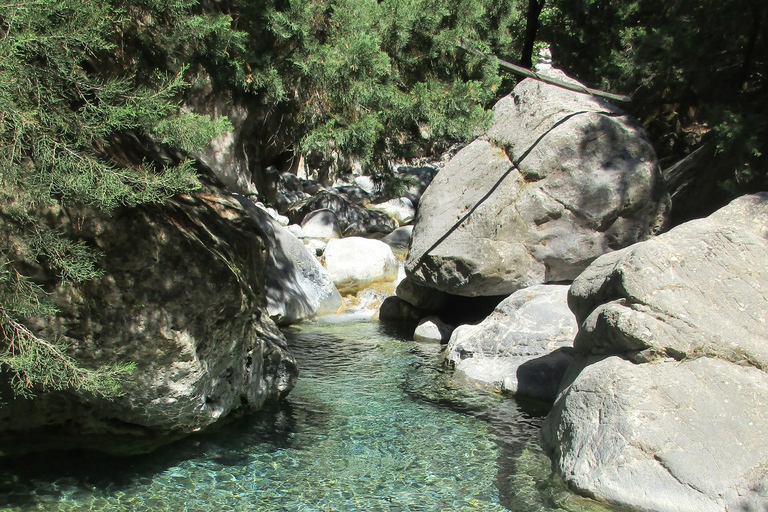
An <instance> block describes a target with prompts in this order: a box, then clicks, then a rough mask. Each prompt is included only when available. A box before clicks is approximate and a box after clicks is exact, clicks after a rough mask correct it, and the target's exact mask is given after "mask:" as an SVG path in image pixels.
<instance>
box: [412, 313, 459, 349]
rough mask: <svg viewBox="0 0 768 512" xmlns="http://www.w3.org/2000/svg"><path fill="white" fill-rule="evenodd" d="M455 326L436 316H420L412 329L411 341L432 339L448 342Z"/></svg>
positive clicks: (438, 341)
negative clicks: (414, 328)
mask: <svg viewBox="0 0 768 512" xmlns="http://www.w3.org/2000/svg"><path fill="white" fill-rule="evenodd" d="M454 329H455V327H454V326H452V325H448V324H446V323H445V322H443V321H442V320H440V317H437V316H428V317H426V318H422V319H421V320H420V321H419V324H418V325H417V326H416V330H414V331H413V341H434V342H437V343H448V340H449V339H450V338H451V334H453V331H454Z"/></svg>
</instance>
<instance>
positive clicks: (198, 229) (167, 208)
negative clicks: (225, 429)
mask: <svg viewBox="0 0 768 512" xmlns="http://www.w3.org/2000/svg"><path fill="white" fill-rule="evenodd" d="M48 218H49V219H51V223H52V224H53V225H58V226H59V227H60V229H62V230H64V231H66V232H69V233H72V234H73V235H74V236H76V237H79V238H82V239H84V240H87V241H88V242H89V244H90V245H92V246H93V247H95V248H96V249H97V250H99V251H100V252H102V253H103V257H102V259H101V266H102V268H103V270H104V272H105V273H104V276H103V277H101V278H99V279H96V280H94V281H91V282H88V283H86V284H84V285H77V286H76V285H71V284H62V283H60V282H57V281H56V279H55V277H53V276H52V274H51V273H50V272H48V271H47V270H46V269H45V268H42V267H41V266H40V265H39V264H37V263H35V262H32V261H28V262H25V263H26V264H27V265H29V267H30V268H31V269H32V273H34V274H35V275H36V276H37V278H38V279H41V280H43V279H44V280H47V281H48V282H49V283H50V291H51V292H52V294H53V295H52V298H53V300H54V302H55V303H56V305H57V306H58V307H59V309H60V313H59V314H58V315H57V316H56V317H54V318H51V319H32V321H31V322H30V326H31V327H32V328H33V329H34V330H35V331H36V332H38V333H39V334H41V335H43V336H45V337H48V338H49V339H50V338H57V337H58V338H61V339H63V340H64V341H65V342H66V343H67V344H68V346H69V347H70V349H71V353H72V355H73V356H75V357H76V359H77V360H78V362H80V363H81V364H82V365H83V366H99V365H103V364H108V363H112V362H115V361H124V362H128V361H133V362H135V363H136V371H135V373H134V376H133V378H132V380H130V381H129V382H126V383H125V384H124V386H123V388H124V390H125V392H126V393H125V395H124V396H122V397H120V398H117V399H114V400H113V401H107V400H104V399H100V398H96V397H94V396H92V395H88V394H84V393H77V392H71V391H63V392H56V393H43V394H39V396H38V397H36V398H35V399H33V400H27V399H23V398H16V399H14V398H13V397H12V396H11V395H9V394H8V393H3V400H4V402H5V403H4V404H3V407H2V409H0V439H3V441H4V442H3V443H1V444H2V446H3V447H11V446H13V447H15V448H14V450H18V451H26V450H28V449H30V448H31V447H32V446H34V448H36V449H42V448H46V447H49V446H58V447H60V446H86V447H90V448H98V449H103V450H107V451H112V452H128V451H137V450H143V449H149V448H151V447H153V446H155V445H157V444H159V443H162V442H167V441H168V440H172V439H174V438H175V437H178V436H181V435H185V434H188V433H191V432H194V431H198V430H201V429H204V428H205V427H207V426H209V425H212V424H213V423H216V422H217V421H219V420H220V419H222V418H224V417H226V416H229V415H231V414H233V413H237V412H241V411H246V410H258V409H260V408H261V407H263V406H264V404H265V403H267V402H270V401H275V400H277V399H279V398H281V397H282V396H284V395H286V394H287V393H288V392H289V391H290V389H292V387H293V386H294V384H295V380H296V377H297V375H298V370H297V368H296V364H295V361H294V359H293V357H291V356H290V354H288V353H287V351H286V347H285V344H284V339H283V337H282V334H281V333H280V332H279V330H278V329H277V328H276V327H275V325H274V323H273V322H272V321H271V320H270V318H269V315H268V314H267V313H266V301H265V298H264V279H265V273H264V269H265V261H266V257H267V255H266V250H265V243H264V238H263V235H262V234H261V232H260V230H259V228H258V226H257V225H256V223H255V222H254V221H252V220H251V219H250V218H249V217H248V215H247V214H246V213H245V212H244V211H243V209H242V207H241V206H240V203H239V202H238V201H237V200H236V199H234V198H233V197H231V196H230V195H229V194H227V193H226V192H224V191H223V190H222V189H220V188H219V187H218V186H216V185H214V184H212V183H206V184H204V186H203V188H202V189H201V190H199V191H197V192H196V193H194V194H192V195H182V196H177V197H175V198H174V199H172V200H169V201H167V202H166V203H165V204H164V205H153V206H145V207H140V208H132V209H124V210H120V211H117V212H114V213H113V214H112V215H111V216H107V215H104V214H101V213H99V212H96V211H92V210H78V211H72V210H63V209H62V210H59V211H51V212H48ZM4 224H5V223H4ZM3 381H7V379H3ZM24 439H28V440H29V443H26V442H25V441H24ZM4 450H5V451H6V452H8V451H9V449H8V448H4ZM10 451H13V450H10Z"/></svg>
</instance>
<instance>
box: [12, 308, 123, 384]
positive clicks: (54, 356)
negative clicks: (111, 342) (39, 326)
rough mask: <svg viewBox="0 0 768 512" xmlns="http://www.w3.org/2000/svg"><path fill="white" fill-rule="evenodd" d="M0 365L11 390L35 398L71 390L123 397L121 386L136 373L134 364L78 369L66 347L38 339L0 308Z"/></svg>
mask: <svg viewBox="0 0 768 512" xmlns="http://www.w3.org/2000/svg"><path fill="white" fill-rule="evenodd" d="M0 334H1V335H2V338H0V339H1V340H2V342H3V344H4V345H5V348H4V350H2V351H0V365H2V366H4V367H5V368H6V369H7V370H8V371H9V372H10V373H11V374H12V376H11V388H12V389H13V391H14V393H15V394H17V395H18V396H24V397H32V396H34V391H35V390H40V391H46V390H51V389H55V390H61V389H64V388H71V389H75V390H84V391H90V392H92V393H95V394H97V395H100V396H102V397H104V398H114V397H118V396H121V395H122V394H123V391H122V390H121V389H120V382H121V381H124V380H125V379H126V378H128V377H129V376H130V375H131V374H132V373H133V371H134V369H135V364H134V363H128V364H124V363H119V364H115V365H112V366H109V367H102V368H99V369H97V370H90V369H87V368H82V367H80V366H78V364H77V363H76V362H75V360H74V359H72V358H71V357H69V356H68V355H66V353H65V352H64V350H65V349H64V347H63V346H61V345H60V344H57V343H52V342H49V341H46V340H44V339H43V338H40V337H39V336H36V335H35V334H34V333H33V332H32V331H30V330H29V329H27V328H26V327H25V326H24V325H22V324H21V323H19V322H17V321H16V320H15V319H14V318H13V317H12V316H11V315H9V314H8V312H7V311H6V310H5V308H4V307H3V306H2V305H0Z"/></svg>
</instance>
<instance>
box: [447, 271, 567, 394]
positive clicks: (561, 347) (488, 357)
mask: <svg viewBox="0 0 768 512" xmlns="http://www.w3.org/2000/svg"><path fill="white" fill-rule="evenodd" d="M567 296H568V286H564V285H536V286H532V287H530V288H525V289H523V290H519V291H517V292H515V293H513V294H512V295H510V296H509V297H508V298H506V299H504V300H503V301H502V302H501V303H500V304H499V305H498V306H497V307H496V309H495V310H494V311H493V313H491V315H490V316H489V317H487V318H486V319H485V320H483V321H482V322H480V323H479V324H477V325H462V326H459V327H458V328H456V330H455V331H454V332H453V335H452V336H451V339H450V341H449V342H448V349H447V355H446V363H447V364H448V365H449V366H451V367H453V368H455V370H456V373H457V374H458V375H460V376H463V377H465V378H467V379H469V380H472V381H474V382H477V383H479V384H481V385H483V386H484V387H487V388H490V389H492V390H494V391H499V392H505V393H512V394H516V395H519V396H526V397H529V398H535V399H539V400H545V401H549V402H554V400H555V397H556V396H557V391H558V388H559V386H560V381H561V379H562V377H563V375H564V374H565V371H566V370H567V369H568V366H569V365H570V364H571V362H572V361H573V349H572V345H573V338H574V336H575V335H576V332H577V324H576V318H575V317H574V316H573V313H571V311H570V310H569V309H568V304H567Z"/></svg>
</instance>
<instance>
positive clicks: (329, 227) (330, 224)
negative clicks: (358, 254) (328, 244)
mask: <svg viewBox="0 0 768 512" xmlns="http://www.w3.org/2000/svg"><path fill="white" fill-rule="evenodd" d="M301 232H302V236H304V237H307V238H319V239H321V240H330V239H331V238H341V228H339V221H338V220H337V219H336V214H335V213H333V212H332V211H331V210H328V209H327V208H321V209H320V210H315V211H312V212H309V213H308V214H307V215H306V216H305V217H304V219H303V220H302V221H301Z"/></svg>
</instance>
